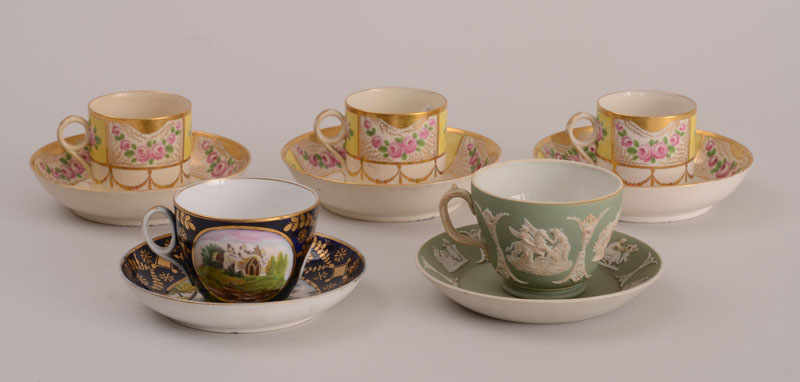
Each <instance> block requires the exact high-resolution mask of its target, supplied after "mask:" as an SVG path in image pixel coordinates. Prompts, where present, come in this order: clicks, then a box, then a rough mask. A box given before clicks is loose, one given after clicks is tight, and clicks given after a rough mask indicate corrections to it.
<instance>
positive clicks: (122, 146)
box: [119, 139, 131, 151]
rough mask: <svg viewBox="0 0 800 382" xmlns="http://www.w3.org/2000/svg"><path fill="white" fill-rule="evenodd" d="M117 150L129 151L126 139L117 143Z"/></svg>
mask: <svg viewBox="0 0 800 382" xmlns="http://www.w3.org/2000/svg"><path fill="white" fill-rule="evenodd" d="M119 148H121V149H123V150H126V151H127V150H130V148H131V142H130V141H128V140H127V139H123V140H121V141H119Z"/></svg>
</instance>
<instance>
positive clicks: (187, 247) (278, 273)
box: [142, 178, 319, 302]
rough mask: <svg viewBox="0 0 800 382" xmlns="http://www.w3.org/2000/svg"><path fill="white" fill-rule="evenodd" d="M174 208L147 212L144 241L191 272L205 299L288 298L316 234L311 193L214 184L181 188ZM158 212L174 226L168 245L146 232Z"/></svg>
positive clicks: (251, 181) (257, 184)
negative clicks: (172, 209)
mask: <svg viewBox="0 0 800 382" xmlns="http://www.w3.org/2000/svg"><path fill="white" fill-rule="evenodd" d="M173 204H174V205H175V212H174V213H173V212H172V211H170V210H169V209H168V208H167V207H164V206H156V207H153V208H152V209H150V211H148V212H147V213H146V214H145V215H144V218H143V220H142V231H143V233H144V237H145V240H146V241H147V245H148V246H149V248H150V250H151V251H153V253H155V254H156V255H158V256H160V257H161V258H162V259H164V260H166V261H169V262H170V263H172V264H173V265H174V266H175V267H177V268H178V269H180V270H182V271H183V272H184V273H185V274H187V275H189V279H190V280H191V282H192V283H193V284H194V285H195V286H197V287H198V289H199V290H200V293H202V294H203V296H204V297H205V298H206V299H207V300H209V301H215V302H263V301H275V300H282V299H285V298H286V297H288V296H289V293H290V292H291V291H292V288H294V286H295V284H296V283H297V279H298V277H299V275H300V270H301V268H302V266H303V262H304V261H305V257H306V254H307V253H308V249H309V246H310V245H311V241H312V240H313V237H314V231H315V229H316V223H317V208H318V205H319V198H318V197H317V194H316V192H314V190H312V189H310V188H308V187H305V186H302V185H299V184H296V183H292V182H289V181H285V180H278V179H267V178H229V179H215V180H209V181H205V182H200V183H197V184H194V185H191V186H188V187H186V188H184V189H182V190H180V191H178V192H177V193H176V194H175V197H174V200H173ZM157 213H160V214H163V215H165V216H167V217H168V218H169V220H170V223H171V228H172V232H171V233H172V237H171V239H170V241H169V244H168V245H167V246H166V247H161V246H158V245H157V244H156V243H155V242H153V238H152V236H151V235H150V233H149V232H148V223H149V221H150V219H151V218H152V216H153V215H154V214H157ZM176 246H177V249H178V250H177V251H175V248H176Z"/></svg>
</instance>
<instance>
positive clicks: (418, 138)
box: [304, 88, 447, 184]
mask: <svg viewBox="0 0 800 382" xmlns="http://www.w3.org/2000/svg"><path fill="white" fill-rule="evenodd" d="M344 103H345V114H344V115H343V114H342V113H340V112H338V111H336V110H333V109H327V110H324V111H323V112H321V113H320V114H319V115H318V116H317V118H316V120H315V121H314V131H315V133H316V135H317V138H318V139H319V140H320V142H322V144H324V145H325V147H326V148H327V149H328V151H330V153H331V155H333V156H334V157H335V158H336V160H337V161H339V162H342V163H344V164H345V168H346V171H345V178H346V179H345V180H346V181H348V182H352V183H365V184H407V183H423V182H427V181H431V180H435V179H437V178H439V177H440V176H441V175H442V174H443V172H444V165H445V159H446V158H445V149H446V143H447V142H446V141H445V132H446V131H447V99H446V98H445V97H444V96H442V95H441V94H438V93H435V92H432V91H430V90H423V89H413V88H376V89H368V90H362V91H359V92H355V93H353V94H350V95H349V96H347V98H345V101H344ZM327 117H335V118H336V119H338V120H339V122H341V124H342V129H341V130H339V132H338V134H337V135H336V136H335V137H328V136H326V135H324V134H323V133H322V131H321V130H320V124H321V122H322V120H323V119H325V118H327ZM304 159H305V160H312V161H314V160H318V159H319V158H304Z"/></svg>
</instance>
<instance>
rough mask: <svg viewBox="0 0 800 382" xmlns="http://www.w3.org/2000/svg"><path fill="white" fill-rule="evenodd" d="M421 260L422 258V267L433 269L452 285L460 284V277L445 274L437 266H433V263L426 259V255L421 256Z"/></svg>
mask: <svg viewBox="0 0 800 382" xmlns="http://www.w3.org/2000/svg"><path fill="white" fill-rule="evenodd" d="M420 260H422V267H423V268H426V269H430V270H431V271H433V273H436V274H437V275H439V277H441V278H443V279H444V281H446V282H447V283H448V284H450V285H452V286H454V287H457V286H459V285H458V277H448V276H445V274H444V273H442V272H439V271H438V270H437V269H436V268H434V267H433V265H431V263H429V262H428V260H425V258H424V257H420Z"/></svg>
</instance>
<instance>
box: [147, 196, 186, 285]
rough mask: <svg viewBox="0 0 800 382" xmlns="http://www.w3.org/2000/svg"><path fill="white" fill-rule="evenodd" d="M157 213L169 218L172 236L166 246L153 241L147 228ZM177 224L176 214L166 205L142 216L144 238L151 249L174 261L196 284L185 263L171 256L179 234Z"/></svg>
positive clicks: (173, 263) (154, 208) (163, 257)
mask: <svg viewBox="0 0 800 382" xmlns="http://www.w3.org/2000/svg"><path fill="white" fill-rule="evenodd" d="M157 213H160V214H162V215H164V216H166V217H167V218H168V219H169V228H170V234H171V235H172V236H170V238H169V244H167V246H166V247H162V246H160V245H158V244H156V243H155V242H154V241H153V237H152V236H150V232H149V231H148V230H147V228H148V227H149V226H150V218H152V217H153V215H155V214H157ZM176 224H177V223H176V222H175V214H173V213H172V211H170V210H169V208H167V207H164V206H155V207H153V208H151V209H150V210H149V211H147V213H146V214H144V217H143V218H142V233H143V234H144V240H145V241H146V242H147V246H148V247H149V248H150V250H151V251H153V253H155V254H156V255H158V256H160V257H161V258H162V259H164V260H167V261H169V262H170V263H172V265H174V266H176V267H178V269H180V270H181V271H183V274H185V275H186V278H188V279H189V282H191V283H192V284H194V281H192V278H191V277H189V272H187V271H186V267H184V266H183V264H181V263H180V262H178V261H177V260H175V259H173V258H172V256H170V255H172V251H174V250H175V245H176V243H177V240H176V239H177V235H176V234H175V231H176V227H175V226H176Z"/></svg>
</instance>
